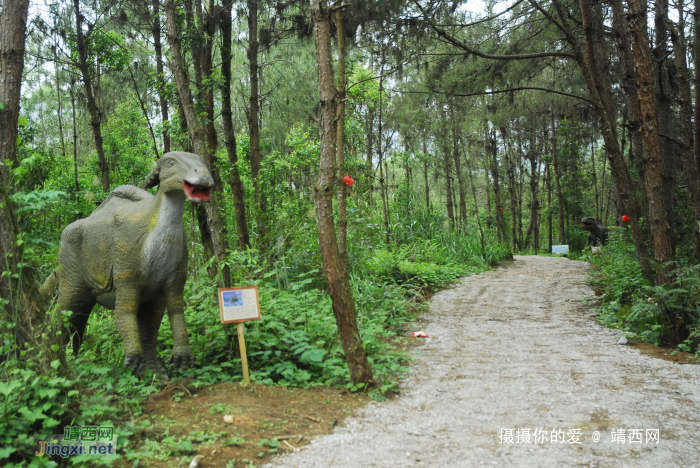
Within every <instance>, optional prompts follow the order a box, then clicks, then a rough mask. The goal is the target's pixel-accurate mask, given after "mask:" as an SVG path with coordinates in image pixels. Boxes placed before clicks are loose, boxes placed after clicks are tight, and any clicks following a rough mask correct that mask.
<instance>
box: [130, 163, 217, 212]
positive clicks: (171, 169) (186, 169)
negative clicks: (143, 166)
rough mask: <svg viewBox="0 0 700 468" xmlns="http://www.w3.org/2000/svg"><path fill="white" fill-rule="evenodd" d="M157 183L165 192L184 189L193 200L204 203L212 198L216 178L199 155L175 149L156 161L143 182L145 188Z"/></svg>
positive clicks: (186, 194) (189, 198) (188, 197)
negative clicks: (213, 177)
mask: <svg viewBox="0 0 700 468" xmlns="http://www.w3.org/2000/svg"><path fill="white" fill-rule="evenodd" d="M156 185H159V188H158V190H162V191H165V192H171V191H175V190H182V191H183V192H184V193H185V196H186V197H187V199H188V200H190V201H191V202H194V203H203V202H207V201H209V200H210V199H211V188H212V187H213V186H214V180H213V179H212V177H211V174H210V173H209V169H207V166H206V165H205V164H204V163H203V162H202V158H200V157H199V156H198V155H196V154H193V153H184V152H179V151H173V152H170V153H166V154H164V155H163V156H162V157H161V158H160V159H159V160H158V162H156V165H155V167H154V168H153V170H152V171H151V173H150V174H148V175H147V176H146V179H145V180H144V183H143V186H144V188H151V187H155V186H156Z"/></svg>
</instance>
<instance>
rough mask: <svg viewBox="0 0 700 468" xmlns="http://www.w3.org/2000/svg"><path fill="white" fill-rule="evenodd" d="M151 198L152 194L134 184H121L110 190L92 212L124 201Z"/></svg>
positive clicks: (132, 201) (113, 206)
mask: <svg viewBox="0 0 700 468" xmlns="http://www.w3.org/2000/svg"><path fill="white" fill-rule="evenodd" d="M152 199H153V195H151V193H150V192H148V191H146V190H144V189H142V188H139V187H136V186H135V185H122V186H119V187H117V188H115V189H114V190H112V192H111V193H110V194H109V195H107V198H105V200H104V201H103V202H102V203H101V204H100V206H98V207H97V208H95V210H94V211H93V212H92V213H93V214H94V213H97V212H98V211H100V210H104V209H106V208H116V207H117V206H119V205H121V204H123V203H124V202H126V203H134V202H139V201H142V200H152Z"/></svg>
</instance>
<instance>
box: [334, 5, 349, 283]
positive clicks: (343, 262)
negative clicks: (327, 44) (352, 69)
mask: <svg viewBox="0 0 700 468" xmlns="http://www.w3.org/2000/svg"><path fill="white" fill-rule="evenodd" d="M335 28H336V32H337V34H338V89H337V91H336V96H337V107H336V119H337V125H338V129H337V131H336V144H335V153H336V162H337V164H338V169H337V174H336V184H337V185H338V253H339V255H340V266H341V268H342V269H343V270H347V269H348V248H347V237H348V215H347V208H346V201H345V198H346V188H347V186H346V185H345V182H344V181H343V173H344V172H345V94H346V93H345V31H344V29H343V12H342V11H341V10H336V12H335Z"/></svg>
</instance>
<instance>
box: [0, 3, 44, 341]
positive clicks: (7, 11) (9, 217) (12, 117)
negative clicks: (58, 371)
mask: <svg viewBox="0 0 700 468" xmlns="http://www.w3.org/2000/svg"><path fill="white" fill-rule="evenodd" d="M28 9H29V0H5V1H4V3H3V5H2V10H1V11H0V103H2V106H3V109H0V162H1V163H2V166H0V173H1V174H2V177H1V178H0V247H2V251H0V271H2V272H3V274H2V275H0V319H2V320H3V321H7V322H11V323H14V326H15V328H14V332H15V336H14V339H15V344H16V345H18V346H23V345H24V344H25V343H26V342H27V341H29V340H31V339H32V338H33V330H32V327H33V325H34V324H38V323H41V321H42V320H43V304H42V301H41V299H40V295H39V291H38V288H37V277H36V276H37V275H36V270H35V269H34V268H33V266H30V265H26V264H24V265H23V263H24V262H25V259H24V245H23V244H21V243H20V244H18V242H17V240H18V239H17V238H18V230H17V222H16V219H15V217H14V214H13V212H12V209H13V207H12V202H11V201H10V195H11V193H12V189H11V178H10V166H14V167H16V165H17V134H18V128H17V119H18V118H19V102H20V96H21V92H20V90H21V86H22V71H23V70H24V51H25V36H26V31H27V13H28Z"/></svg>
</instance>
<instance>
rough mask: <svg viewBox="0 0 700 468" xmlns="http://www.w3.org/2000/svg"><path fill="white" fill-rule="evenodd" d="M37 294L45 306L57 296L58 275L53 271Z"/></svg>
mask: <svg viewBox="0 0 700 468" xmlns="http://www.w3.org/2000/svg"><path fill="white" fill-rule="evenodd" d="M39 293H40V294H41V298H42V300H43V301H44V303H47V304H48V303H49V302H50V301H51V300H52V299H53V298H54V297H55V296H56V294H58V275H57V274H56V271H55V270H54V271H52V272H51V274H50V275H49V276H48V277H47V278H46V281H44V284H42V285H41V288H40V289H39Z"/></svg>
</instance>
